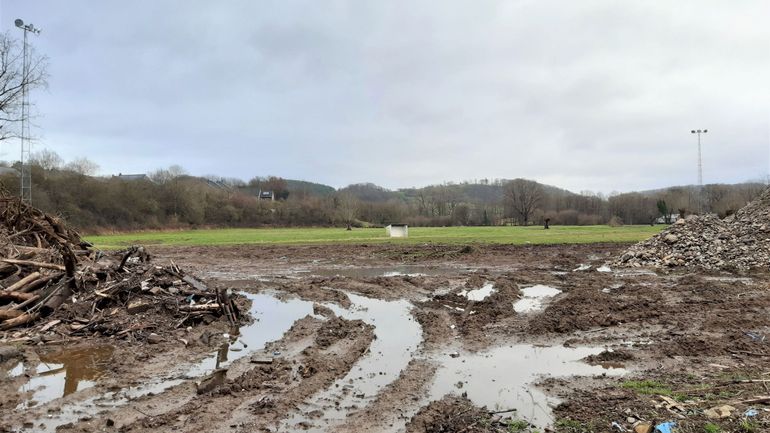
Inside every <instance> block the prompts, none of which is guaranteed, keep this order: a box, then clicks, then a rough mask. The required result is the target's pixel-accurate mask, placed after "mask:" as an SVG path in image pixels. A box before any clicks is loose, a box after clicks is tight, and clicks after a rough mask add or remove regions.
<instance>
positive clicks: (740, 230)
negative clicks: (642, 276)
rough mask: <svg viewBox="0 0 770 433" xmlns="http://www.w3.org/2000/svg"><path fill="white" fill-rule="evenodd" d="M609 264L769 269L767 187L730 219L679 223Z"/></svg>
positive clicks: (769, 193)
mask: <svg viewBox="0 0 770 433" xmlns="http://www.w3.org/2000/svg"><path fill="white" fill-rule="evenodd" d="M612 264H613V265H614V266H632V267H637V266H651V267H695V268H703V269H713V270H748V269H755V268H768V267H770V189H768V190H766V191H765V192H764V193H763V194H762V195H761V196H760V197H759V198H758V199H756V200H754V201H752V202H751V203H749V204H747V205H746V206H744V207H743V208H741V209H740V210H739V211H738V212H736V213H735V214H734V215H731V216H730V217H728V218H725V219H724V220H720V219H719V218H717V217H716V216H713V215H703V216H690V217H688V218H687V219H684V220H681V219H680V220H679V221H677V222H676V223H674V224H672V225H671V226H670V227H669V228H667V229H666V230H664V231H662V232H661V233H659V234H657V235H655V236H653V237H652V238H650V239H648V240H646V241H643V242H640V243H638V244H636V245H634V246H632V247H631V248H629V249H628V250H626V251H625V252H624V253H623V254H622V255H621V256H620V257H619V258H618V259H616V260H615V261H614V262H613V263H612Z"/></svg>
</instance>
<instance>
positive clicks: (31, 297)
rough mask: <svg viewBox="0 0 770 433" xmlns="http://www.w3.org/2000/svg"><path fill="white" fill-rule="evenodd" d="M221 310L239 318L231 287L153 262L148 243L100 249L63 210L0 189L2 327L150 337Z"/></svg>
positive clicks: (210, 317) (231, 318)
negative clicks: (57, 213) (58, 213)
mask: <svg viewBox="0 0 770 433" xmlns="http://www.w3.org/2000/svg"><path fill="white" fill-rule="evenodd" d="M220 316H224V317H226V319H227V320H228V321H229V322H230V324H231V325H233V326H235V325H237V323H238V321H239V314H238V309H237V307H236V305H235V303H234V301H233V299H231V297H230V296H229V295H228V293H227V291H224V290H209V289H208V288H207V287H206V286H205V285H204V284H203V283H202V282H201V281H199V280H197V279H195V278H194V277H192V276H190V275H186V274H185V273H184V272H182V270H181V269H179V268H178V267H177V266H176V265H174V264H173V263H171V265H170V266H166V267H161V266H155V265H152V264H150V256H149V254H147V252H146V251H145V250H144V248H142V247H131V248H129V249H127V250H124V251H120V252H116V253H111V254H109V253H105V252H103V251H99V250H97V249H94V248H92V245H90V244H89V243H88V242H86V241H84V240H83V239H81V238H80V236H79V235H78V233H77V232H75V231H74V230H72V229H70V228H69V227H67V226H66V225H65V224H64V223H63V222H62V221H61V220H59V219H58V218H56V217H54V216H51V215H47V214H45V213H43V212H42V211H40V210H38V209H36V208H34V207H32V206H29V205H27V204H25V203H22V202H21V201H20V200H19V199H17V198H12V197H9V196H8V194H5V193H3V192H2V191H0V331H8V330H12V329H16V328H21V327H27V328H25V331H29V333H36V332H40V333H43V332H47V331H49V330H54V331H56V332H57V333H58V334H62V335H78V334H80V335H93V334H101V335H115V336H118V337H125V336H129V335H130V336H133V337H134V338H144V339H152V338H153V336H154V337H157V334H154V333H152V332H150V331H151V330H152V331H154V330H157V329H158V328H159V327H164V326H173V327H179V326H189V325H191V324H195V323H197V322H201V321H207V322H208V321H210V320H213V319H216V318H217V317H220ZM44 318H45V319H46V320H42V319H44ZM17 334H22V333H18V332H17ZM6 337H7V336H6Z"/></svg>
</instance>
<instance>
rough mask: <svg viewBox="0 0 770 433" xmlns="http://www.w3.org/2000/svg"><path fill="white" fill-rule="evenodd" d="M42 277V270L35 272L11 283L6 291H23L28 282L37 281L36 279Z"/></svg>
mask: <svg viewBox="0 0 770 433" xmlns="http://www.w3.org/2000/svg"><path fill="white" fill-rule="evenodd" d="M38 278H40V272H33V273H31V274H29V275H27V276H26V277H24V278H22V279H20V280H19V281H17V282H15V283H13V284H11V285H10V286H8V287H6V288H5V290H3V291H4V292H15V291H23V290H22V289H23V288H24V286H26V285H27V284H29V283H31V282H32V281H35V280H36V279H38Z"/></svg>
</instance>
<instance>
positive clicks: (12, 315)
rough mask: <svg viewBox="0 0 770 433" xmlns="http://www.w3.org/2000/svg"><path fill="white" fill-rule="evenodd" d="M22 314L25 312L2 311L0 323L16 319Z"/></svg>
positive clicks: (0, 311)
mask: <svg viewBox="0 0 770 433" xmlns="http://www.w3.org/2000/svg"><path fill="white" fill-rule="evenodd" d="M22 314H24V312H23V311H19V310H0V321H2V320H9V319H15V318H17V317H19V316H21V315H22Z"/></svg>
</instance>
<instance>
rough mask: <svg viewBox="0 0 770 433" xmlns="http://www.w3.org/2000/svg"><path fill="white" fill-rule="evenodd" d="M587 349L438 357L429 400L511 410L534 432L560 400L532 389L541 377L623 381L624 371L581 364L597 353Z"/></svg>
mask: <svg viewBox="0 0 770 433" xmlns="http://www.w3.org/2000/svg"><path fill="white" fill-rule="evenodd" d="M603 350H604V349H602V348H592V347H578V348H566V347H560V346H559V347H535V346H531V345H527V344H520V345H514V346H510V347H498V348H495V349H492V350H490V351H488V352H484V353H461V354H460V356H459V357H457V358H452V357H451V356H449V354H448V353H446V354H441V355H437V356H436V357H435V358H432V359H433V360H435V361H437V362H438V363H439V364H440V365H441V368H439V370H438V371H437V372H436V378H435V380H434V382H433V385H432V387H431V389H430V393H429V398H430V400H438V399H441V398H442V397H443V396H444V395H446V394H450V393H452V394H461V393H463V392H466V393H467V394H468V398H469V399H470V400H471V401H473V402H474V403H475V404H477V405H479V406H486V407H487V408H488V409H489V410H508V409H516V411H515V412H513V414H514V415H515V416H516V418H521V419H525V420H527V421H529V422H530V423H532V424H534V425H535V426H537V427H541V428H542V427H545V426H547V425H549V424H551V423H553V421H554V420H553V414H552V412H551V409H550V408H551V407H552V406H554V405H556V404H558V403H559V400H557V399H555V398H553V397H549V396H547V395H545V394H544V393H543V392H542V391H541V390H539V389H538V388H535V387H533V386H532V384H533V383H534V382H537V380H538V379H539V378H541V377H565V376H573V375H576V376H592V375H599V374H605V373H606V374H608V375H622V374H625V373H626V370H624V369H622V368H614V366H611V365H608V367H609V368H604V367H602V366H593V365H588V364H585V363H583V362H581V361H580V360H581V359H583V358H585V357H586V356H589V355H595V354H598V353H600V352H602V351H603Z"/></svg>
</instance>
